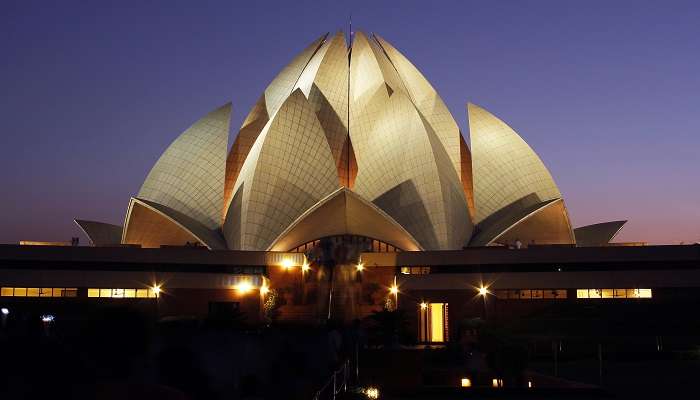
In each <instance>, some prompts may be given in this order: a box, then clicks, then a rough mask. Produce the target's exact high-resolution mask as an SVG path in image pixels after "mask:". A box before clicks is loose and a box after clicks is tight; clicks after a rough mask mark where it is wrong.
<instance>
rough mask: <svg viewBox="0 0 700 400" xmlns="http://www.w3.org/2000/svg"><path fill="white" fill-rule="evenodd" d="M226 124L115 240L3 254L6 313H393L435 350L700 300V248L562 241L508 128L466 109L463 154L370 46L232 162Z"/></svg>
mask: <svg viewBox="0 0 700 400" xmlns="http://www.w3.org/2000/svg"><path fill="white" fill-rule="evenodd" d="M231 112H232V106H231V103H228V104H226V105H223V106H221V107H218V108H216V109H214V110H213V111H211V112H210V113H209V114H207V115H205V116H204V117H202V118H201V119H200V120H198V121H196V122H195V123H194V124H193V125H192V126H190V127H189V128H188V129H186V130H185V131H184V132H183V133H182V134H180V135H179V136H178V137H177V138H176V139H175V140H174V141H173V142H172V144H171V145H170V146H169V147H168V148H167V149H166V150H165V151H164V152H163V154H162V155H161V156H160V158H159V159H158V160H157V161H156V162H155V165H154V166H153V168H152V169H151V170H150V172H148V174H147V175H146V178H145V180H144V182H143V184H142V186H141V188H140V190H139V192H138V193H136V194H134V195H132V197H131V198H130V200H129V202H128V204H125V217H124V221H123V223H120V224H112V223H105V222H98V221H90V220H84V219H76V220H75V222H76V224H77V225H78V226H79V227H80V229H82V230H83V231H84V233H85V234H86V235H87V236H88V238H89V240H90V244H91V246H89V247H80V246H76V245H75V244H77V243H75V241H74V242H73V243H72V244H73V246H70V245H65V246H64V244H68V243H42V242H30V241H27V242H24V244H25V245H17V246H15V245H4V246H0V287H1V292H0V306H1V307H2V308H3V310H4V311H7V313H13V312H20V311H21V312H36V313H41V315H52V316H55V317H56V318H59V319H60V318H62V317H63V316H68V315H74V316H75V315H82V314H84V312H85V310H89V309H94V308H97V309H99V307H102V306H104V305H120V304H128V305H131V306H133V307H137V308H140V309H143V310H144V312H147V313H150V314H152V315H153V316H154V317H157V318H161V317H195V318H207V317H215V318H228V317H232V316H235V315H241V314H243V315H245V316H246V318H247V320H248V322H249V323H269V322H271V321H275V322H280V323H283V322H285V321H287V322H293V323H308V324H323V323H325V322H326V321H328V320H329V319H333V320H337V321H343V322H346V323H350V322H351V321H354V320H357V319H363V318H365V317H367V316H368V315H371V314H372V313H374V312H378V311H381V310H390V311H393V310H400V311H402V312H404V313H405V314H406V315H407V317H408V318H409V321H410V326H411V329H412V330H413V334H414V337H415V339H416V340H417V341H419V342H422V343H442V342H445V341H448V340H450V338H455V337H456V336H455V331H457V330H460V329H465V328H464V321H468V320H470V319H475V318H478V319H480V320H499V319H502V320H503V319H506V320H507V319H509V318H521V317H523V316H527V315H531V314H532V313H537V312H539V311H543V310H547V312H551V313H555V314H556V313H563V314H562V315H578V314H585V312H583V311H582V310H584V311H585V310H587V309H588V308H590V307H591V306H592V305H594V306H596V307H603V308H606V307H613V308H614V309H615V310H622V309H620V308H619V307H629V308H630V309H632V308H635V309H640V308H639V307H641V309H642V310H647V311H649V310H656V312H663V313H667V314H668V312H669V310H674V309H677V308H678V307H679V305H680V304H681V303H682V302H684V301H688V299H696V298H697V297H698V295H697V294H696V293H698V291H697V288H698V287H700V275H699V274H700V246H645V245H644V243H614V242H611V241H612V240H613V238H614V237H615V236H616V235H617V233H618V232H619V231H620V229H622V227H623V225H624V224H625V222H626V221H624V220H619V221H610V222H601V223H599V224H594V225H589V226H583V227H578V228H574V227H573V226H572V224H571V220H570V218H569V214H568V210H567V206H566V203H565V201H564V197H563V195H562V194H561V192H560V190H559V188H558V187H557V185H556V183H555V182H554V179H553V178H552V175H551V174H550V172H549V171H548V170H547V168H546V167H545V163H544V162H543V161H542V160H541V159H540V157H539V156H538V155H537V154H536V153H535V151H534V150H533V149H532V148H531V147H530V146H529V145H528V144H527V143H526V142H525V140H523V138H522V137H521V136H520V135H519V134H518V133H516V131H515V130H514V129H513V128H511V127H510V126H509V125H508V124H506V123H505V122H504V121H502V120H501V119H499V118H498V117H496V116H495V115H494V114H492V113H491V112H489V111H487V110H486V109H484V108H483V107H480V106H477V105H475V104H472V103H468V104H467V105H466V118H467V120H468V124H466V126H468V128H469V132H468V137H469V143H467V139H465V138H466V137H467V135H463V133H462V132H461V131H460V128H459V126H458V125H457V123H456V121H455V119H454V118H453V116H452V114H451V113H450V111H449V110H448V108H447V106H446V105H445V103H444V102H443V101H442V99H441V98H440V96H439V95H438V93H437V92H436V91H435V89H434V88H433V87H432V85H431V84H430V83H429V82H428V80H427V79H426V78H425V77H424V76H423V75H422V74H421V73H420V72H419V70H418V69H417V68H416V67H415V66H414V65H413V64H412V63H411V62H410V61H409V60H408V59H407V58H406V57H405V56H404V55H403V54H401V53H400V52H399V51H398V50H397V49H396V48H394V47H393V46H392V45H391V44H390V43H388V42H387V41H386V40H384V39H383V38H381V37H379V36H377V35H365V34H363V33H361V32H357V33H356V34H354V35H353V36H352V37H351V40H350V45H349V46H348V43H347V41H346V38H345V36H344V35H343V33H342V32H339V33H337V34H336V35H333V36H331V35H328V34H325V35H323V36H321V37H320V38H318V39H317V40H315V41H314V42H312V43H311V44H310V45H309V46H308V47H306V48H305V49H304V50H303V51H302V52H301V53H299V54H298V55H297V56H296V57H295V58H294V59H293V60H292V61H291V62H290V63H289V64H288V65H287V66H285V67H284V68H283V69H282V71H281V72H280V73H279V75H278V76H277V77H275V78H274V79H273V80H272V82H271V83H270V84H269V85H268V86H267V88H266V89H265V91H264V93H263V94H262V95H261V96H260V98H259V99H258V100H257V102H256V103H255V105H254V107H253V108H252V110H250V112H249V113H248V115H247V117H246V118H245V120H244V122H243V124H242V126H241V127H240V129H239V130H238V133H237V135H236V137H235V140H234V142H233V144H232V145H231V146H230V148H229V144H228V143H229V141H228V139H229V135H230V132H229V130H230V121H231ZM41 244H48V246H42V245H41ZM52 244H53V245H52ZM621 312H623V313H624V312H627V311H624V310H622V311H621ZM5 315H7V314H5ZM669 315H670V314H669Z"/></svg>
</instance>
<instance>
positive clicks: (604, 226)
mask: <svg viewBox="0 0 700 400" xmlns="http://www.w3.org/2000/svg"><path fill="white" fill-rule="evenodd" d="M626 223H627V221H610V222H601V223H598V224H593V225H586V226H581V227H578V228H576V229H574V235H575V236H576V245H577V246H582V247H583V246H605V245H606V244H608V243H610V241H611V240H613V238H615V236H617V234H618V233H620V230H622V227H623V226H624V225H625V224H626Z"/></svg>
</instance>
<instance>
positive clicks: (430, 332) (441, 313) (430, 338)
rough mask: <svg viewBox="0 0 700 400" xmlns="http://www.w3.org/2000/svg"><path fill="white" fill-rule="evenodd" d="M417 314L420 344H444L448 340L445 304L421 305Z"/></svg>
mask: <svg viewBox="0 0 700 400" xmlns="http://www.w3.org/2000/svg"><path fill="white" fill-rule="evenodd" d="M418 312H419V313H420V314H419V321H420V330H419V340H420V341H421V342H428V343H444V342H446V341H447V340H448V339H449V332H448V330H447V327H448V319H447V303H421V305H420V309H419V311H418Z"/></svg>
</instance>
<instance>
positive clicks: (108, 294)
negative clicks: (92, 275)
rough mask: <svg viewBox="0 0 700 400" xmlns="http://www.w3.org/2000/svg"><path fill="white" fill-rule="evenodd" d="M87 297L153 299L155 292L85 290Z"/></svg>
mask: <svg viewBox="0 0 700 400" xmlns="http://www.w3.org/2000/svg"><path fill="white" fill-rule="evenodd" d="M87 293H88V297H100V298H111V299H146V298H148V299H154V298H156V297H157V296H156V292H154V291H153V289H104V288H103V289H96V288H90V289H88V290H87Z"/></svg>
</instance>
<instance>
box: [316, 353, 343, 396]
mask: <svg viewBox="0 0 700 400" xmlns="http://www.w3.org/2000/svg"><path fill="white" fill-rule="evenodd" d="M349 374H350V360H345V362H344V363H343V366H341V367H340V368H338V369H337V370H336V371H333V375H331V377H330V378H328V381H326V383H325V384H324V385H323V386H322V387H321V388H320V389H319V390H317V391H316V393H315V394H314V397H313V400H323V399H333V400H335V396H337V395H338V394H340V392H346V391H347V390H348V377H349Z"/></svg>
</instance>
